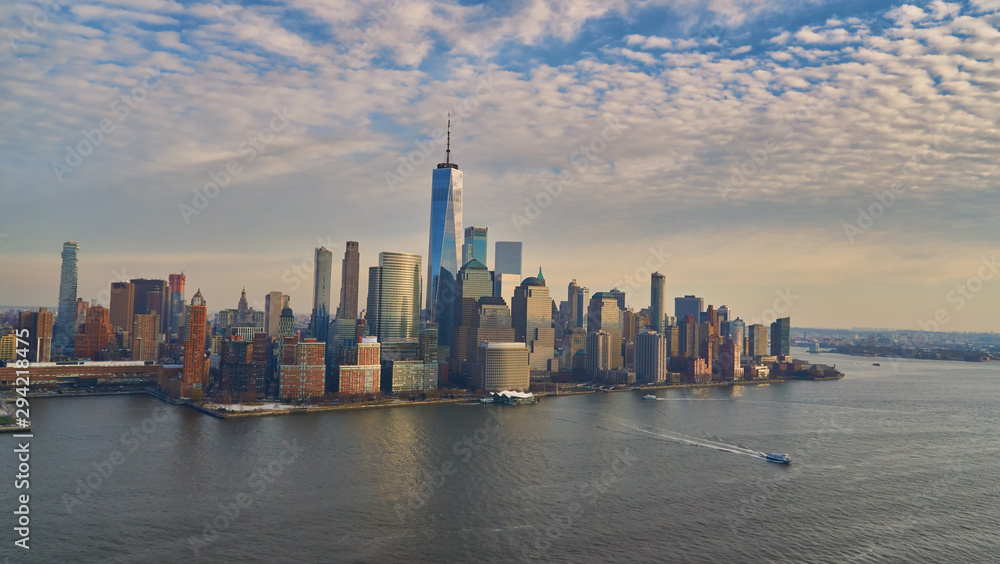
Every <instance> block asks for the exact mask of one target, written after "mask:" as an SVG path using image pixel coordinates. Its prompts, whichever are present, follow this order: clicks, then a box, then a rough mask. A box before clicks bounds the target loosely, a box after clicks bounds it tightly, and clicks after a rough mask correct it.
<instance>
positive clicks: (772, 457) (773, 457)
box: [764, 452, 792, 464]
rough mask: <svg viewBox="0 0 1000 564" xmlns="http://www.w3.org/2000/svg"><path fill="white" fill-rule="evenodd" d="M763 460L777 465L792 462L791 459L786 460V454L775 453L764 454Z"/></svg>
mask: <svg viewBox="0 0 1000 564" xmlns="http://www.w3.org/2000/svg"><path fill="white" fill-rule="evenodd" d="M764 460H767V461H768V462H777V463H778V464H788V463H789V462H791V461H792V459H791V458H788V455H787V454H778V453H776V452H768V453H765V454H764Z"/></svg>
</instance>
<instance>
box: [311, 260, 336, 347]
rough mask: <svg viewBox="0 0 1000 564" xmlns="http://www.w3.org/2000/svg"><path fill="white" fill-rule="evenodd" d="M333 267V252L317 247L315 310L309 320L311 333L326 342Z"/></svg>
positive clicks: (314, 291)
mask: <svg viewBox="0 0 1000 564" xmlns="http://www.w3.org/2000/svg"><path fill="white" fill-rule="evenodd" d="M332 269H333V253H332V252H331V251H329V250H327V248H326V247H319V248H318V249H316V262H315V269H314V271H313V274H314V275H315V281H314V283H313V311H312V318H311V319H310V321H309V334H310V335H311V336H312V337H313V338H314V339H316V340H317V341H320V342H323V343H325V342H326V335H327V333H328V332H329V330H330V273H331V271H332Z"/></svg>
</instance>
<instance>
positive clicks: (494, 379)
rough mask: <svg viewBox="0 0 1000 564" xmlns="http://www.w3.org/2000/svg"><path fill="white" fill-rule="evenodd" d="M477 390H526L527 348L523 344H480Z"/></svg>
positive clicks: (527, 383)
mask: <svg viewBox="0 0 1000 564" xmlns="http://www.w3.org/2000/svg"><path fill="white" fill-rule="evenodd" d="M479 347H480V351H479V355H478V356H479V357H480V358H481V359H482V365H481V370H482V373H481V374H480V376H479V385H478V386H477V387H478V388H479V389H482V390H484V391H486V392H499V391H504V390H527V389H528V386H529V383H530V381H531V375H530V372H529V368H528V354H529V353H528V348H527V347H526V346H525V344H524V343H489V342H487V343H482V344H480V345H479Z"/></svg>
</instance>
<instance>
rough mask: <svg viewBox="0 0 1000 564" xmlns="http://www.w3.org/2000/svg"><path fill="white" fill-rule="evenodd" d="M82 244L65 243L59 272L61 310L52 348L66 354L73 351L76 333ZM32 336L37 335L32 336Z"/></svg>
mask: <svg viewBox="0 0 1000 564" xmlns="http://www.w3.org/2000/svg"><path fill="white" fill-rule="evenodd" d="M79 253H80V244H79V243H77V242H76V241H66V242H65V243H63V251H62V271H61V272H60V274H59V312H58V314H57V317H56V323H55V328H54V330H53V331H52V333H53V335H52V348H53V349H55V350H56V351H57V352H60V353H62V354H65V355H71V353H72V351H73V338H74V336H75V335H76V282H77V272H76V261H77V255H78V254H79ZM31 337H32V338H34V337H35V335H32V336H31Z"/></svg>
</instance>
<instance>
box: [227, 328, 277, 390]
mask: <svg viewBox="0 0 1000 564" xmlns="http://www.w3.org/2000/svg"><path fill="white" fill-rule="evenodd" d="M265 336H266V335H265ZM252 353H253V345H252V343H249V342H247V341H244V340H243V339H242V338H241V337H235V336H234V337H230V338H228V339H226V340H224V341H222V354H221V358H220V362H219V373H220V377H219V393H220V394H229V395H231V396H236V397H233V398H230V399H231V400H239V399H241V396H242V395H243V394H245V393H246V392H248V391H251V388H253V384H252V382H253V379H254V378H253V369H252V360H253V357H252ZM255 395H256V394H255Z"/></svg>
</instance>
